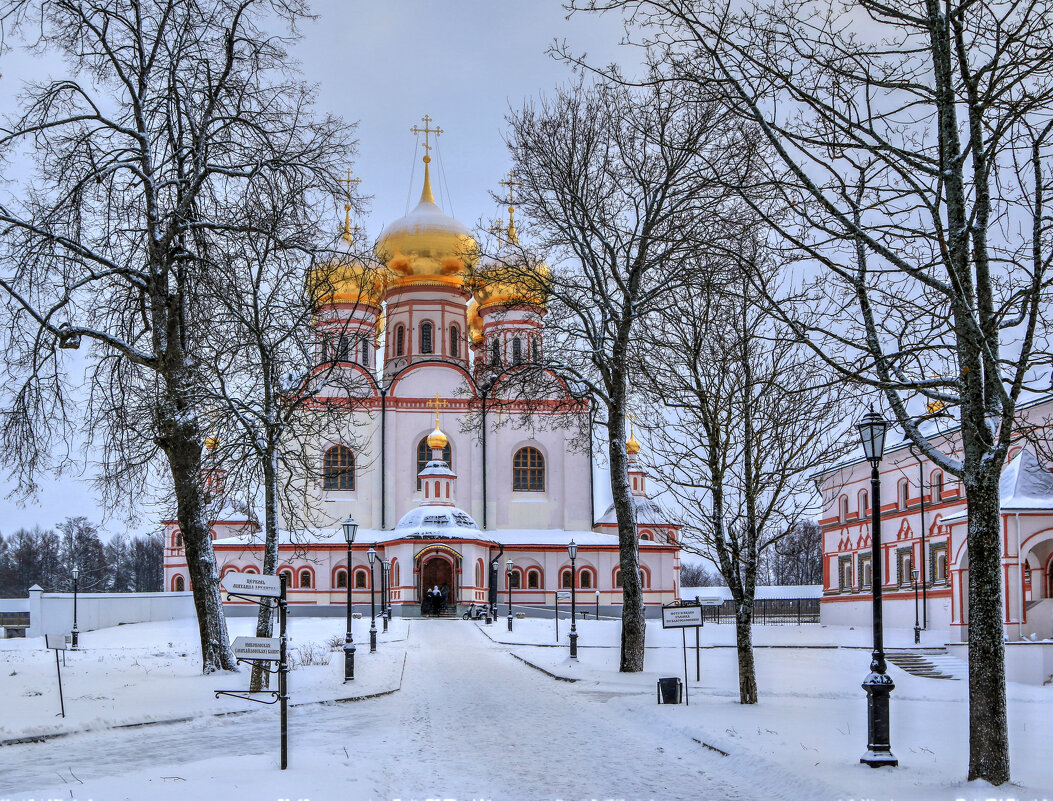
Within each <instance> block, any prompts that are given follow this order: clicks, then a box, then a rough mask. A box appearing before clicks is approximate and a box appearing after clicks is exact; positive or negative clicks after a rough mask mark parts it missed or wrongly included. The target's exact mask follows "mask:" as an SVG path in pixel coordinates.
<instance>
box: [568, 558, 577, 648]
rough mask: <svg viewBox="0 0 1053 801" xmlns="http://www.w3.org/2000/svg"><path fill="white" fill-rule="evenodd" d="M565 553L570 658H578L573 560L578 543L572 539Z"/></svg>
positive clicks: (575, 583)
mask: <svg viewBox="0 0 1053 801" xmlns="http://www.w3.org/2000/svg"><path fill="white" fill-rule="evenodd" d="M567 554H568V555H569V556H570V658H571V659H577V658H578V625H577V622H576V620H575V618H577V616H578V607H577V596H578V593H577V592H576V589H577V584H578V574H577V573H576V572H575V571H574V560H575V559H577V558H578V544H577V543H576V542H574V540H571V541H570V544H569V545H568V546H567Z"/></svg>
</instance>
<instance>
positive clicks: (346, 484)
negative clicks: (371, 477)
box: [322, 445, 355, 490]
mask: <svg viewBox="0 0 1053 801" xmlns="http://www.w3.org/2000/svg"><path fill="white" fill-rule="evenodd" d="M354 488H355V454H354V453H352V452H351V449H350V448H345V447H344V446H343V445H334V446H333V447H332V448H330V449H329V450H327V451H326V452H325V456H324V457H322V489H324V490H353V489H354Z"/></svg>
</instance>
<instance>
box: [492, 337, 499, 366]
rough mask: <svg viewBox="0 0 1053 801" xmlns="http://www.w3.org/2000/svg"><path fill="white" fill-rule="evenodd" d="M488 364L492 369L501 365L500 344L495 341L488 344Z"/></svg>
mask: <svg viewBox="0 0 1053 801" xmlns="http://www.w3.org/2000/svg"><path fill="white" fill-rule="evenodd" d="M490 364H492V365H493V366H494V367H499V366H500V365H501V343H500V342H498V341H497V340H496V339H495V340H493V341H492V342H491V343H490Z"/></svg>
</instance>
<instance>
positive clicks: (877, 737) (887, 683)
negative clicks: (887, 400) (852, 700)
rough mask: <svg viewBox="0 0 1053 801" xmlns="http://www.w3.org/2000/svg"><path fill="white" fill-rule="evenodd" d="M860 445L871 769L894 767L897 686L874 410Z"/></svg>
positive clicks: (867, 760) (882, 426)
mask: <svg viewBox="0 0 1053 801" xmlns="http://www.w3.org/2000/svg"><path fill="white" fill-rule="evenodd" d="M856 428H857V429H859V437H860V439H861V440H862V441H863V453H864V455H865V456H866V459H867V461H868V462H870V485H871V490H872V491H871V494H872V496H873V502H872V503H871V510H872V511H871V515H872V523H871V528H872V531H871V542H872V550H871V564H872V565H873V567H872V572H873V576H872V577H871V584H872V586H873V592H872V597H873V599H874V606H873V611H874V652H873V654H872V655H871V660H870V673H868V674H867V677H866V678H865V679H864V680H863V685H862V686H863V689H864V690H866V692H867V739H868V743H867V752H866V753H865V754H864V755H863V756H861V757H860V758H859V761H860V762H862V763H863V764H864V765H870V767H872V768H880V767H895V766H896V765H898V764H899V760H898V759H896V757H894V756H893V755H892V745H891V744H890V742H889V695H890V694H891V692H892V690H894V689H895V687H896V685H895V684H894V683H893V682H892V679H891V677H889V675H888V673H887V672H886V671H887V669H888V668H887V666H886V664H885V647H884V643H883V639H884V633H883V627H882V619H881V585H882V577H881V474H880V473H879V472H878V465H879V464H881V458H882V457H883V456H884V454H885V432H886V431H888V422H886V420H885V419H884V418H883V417H882V416H881V415H879V414H877V413H876V412H875V411H874V410H873V409H871V410H870V412H869V413H867V414H866V416H864V417H863V419H862V420H861V421H860V422H859V423H858V424H857V425H856Z"/></svg>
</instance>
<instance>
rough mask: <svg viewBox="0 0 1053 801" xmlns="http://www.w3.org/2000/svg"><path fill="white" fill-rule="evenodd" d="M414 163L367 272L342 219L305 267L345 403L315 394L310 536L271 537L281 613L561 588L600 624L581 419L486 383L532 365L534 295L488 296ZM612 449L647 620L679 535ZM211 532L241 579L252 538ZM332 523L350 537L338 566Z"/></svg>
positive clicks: (486, 599) (536, 328)
mask: <svg viewBox="0 0 1053 801" xmlns="http://www.w3.org/2000/svg"><path fill="white" fill-rule="evenodd" d="M424 123H425V126H424V128H423V129H415V132H422V133H424V134H425V152H426V153H428V152H429V151H430V145H429V139H428V137H429V136H430V135H432V134H434V133H435V132H436V129H433V128H430V127H429V123H430V118H427V117H425V118H424ZM430 160H431V159H430V156H429V155H425V156H424V186H423V189H422V192H421V196H420V202H419V203H418V204H417V206H416V208H414V209H413V210H412V211H411V212H410V213H409V214H408V215H406V216H405V217H403V218H402V219H399V220H395V221H394V222H392V223H391V224H390V225H388V226H387V227H386V228H385V229H384V231H383V233H382V234H381V235H380V237H379V239H378V240H377V243H376V246H375V251H374V252H375V255H376V257H377V260H378V261H379V262H380V263H381V264H382V265H383V271H382V272H378V271H376V270H375V269H370V268H367V267H366V266H364V265H363V264H362V262H361V261H360V260H356V259H355V257H354V255H353V248H352V233H351V231H352V229H351V227H350V219H349V217H347V218H345V223H344V233H343V237H342V243H343V245H342V251H343V253H342V258H338V259H337V260H336V262H335V263H333V264H328V265H316V266H315V268H314V270H313V271H312V272H318V271H320V270H322V269H324V270H325V275H326V283H325V286H326V289H325V291H324V292H322V293H321V294H320V297H319V301H318V308H317V312H316V315H315V326H316V329H317V332H318V337H317V342H318V353H319V362H320V363H325V362H332V361H337V362H339V365H340V368H341V374H342V376H343V377H344V378H346V376H347V375H352V376H353V377H355V378H356V379H358V380H357V382H356V384H355V386H359V387H362V389H361V391H358V390H356V391H355V394H356V395H358V396H357V397H347V390H346V389H345V388H344V385H346V382H344V384H342V385H341V386H339V387H338V386H335V385H334V386H333V387H331V388H330V389H329V391H328V394H329V395H330V397H331V398H338V399H339V400H340V401H342V408H343V409H346V412H345V413H344V415H343V416H344V417H345V418H346V424H344V425H343V426H339V427H337V428H338V430H333V431H331V432H329V434H328V435H327V436H326V438H325V439H324V441H322V442H320V443H319V448H318V453H317V460H316V462H317V474H316V478H315V480H314V482H313V487H312V491H313V492H315V493H317V500H318V501H319V503H318V504H317V505H316V507H317V508H318V509H320V510H322V511H321V512H320V513H319V514H318V515H317V519H315V520H314V521H312V522H313V523H314V525H313V526H312V527H311V528H309V529H306V530H296V531H283V532H282V534H281V544H280V548H279V568H278V572H279V574H284V575H285V576H286V577H287V582H288V584H287V585H288V587H290V588H291V589H290V592H289V597H290V602H291V603H292V604H297V605H315V606H319V607H323V608H324V607H333V608H335V607H337V606H339V607H341V608H342V607H343V605H344V604H345V603H346V599H347V594H348V586H349V585H350V588H351V592H352V596H353V602H354V603H355V604H368V603H369V602H370V597H371V592H372V590H373V588H374V586H375V587H376V590H377V591H378V592H379V591H381V590H383V591H384V601H385V603H386V604H387V605H389V607H390V609H391V611H392V612H393V613H394V614H402V615H417V614H420V613H421V612H422V610H423V609H424V607H425V604H426V603H427V601H428V597H427V593H428V592H429V591H430V590H432V589H434V588H443V590H444V598H448V604H447V606H448V607H449V608H451V609H452V610H453V612H454V613H455V614H457V613H459V612H462V611H464V610H465V608H466V607H467V606H468V605H470V604H472V603H475V604H486V603H492V602H493V601H495V600H496V599H498V598H500V601H501V603H502V605H503V604H504V603H505V602H506V600H507V598H508V593H509V591H511V593H512V595H513V597H512V604H513V606H514V607H517V608H518V609H517V611H523V610H524V609H527V610H529V609H530V608H531V607H535V608H536V607H541V606H547V607H551V606H552V604H553V603H554V602H555V601H556V595H557V593H558V594H559V597H560V601H559V602H560V603H561V604H564V603H569V601H568V600H567V595H568V594H569V593H571V592H573V593H574V594H575V599H576V601H577V603H578V604H579V605H587V607H588V608H589V609H590V610H591V609H593V608H595V609H601V608H602V611H603V613H604V614H619V613H620V605H621V602H622V600H621V595H622V590H621V586H622V579H621V572H620V567H619V548H618V534H617V521H616V519H615V514H614V509H613V507H611V508H609V509H607V511H606V512H605V513H603V514H601V515H599V516H597V515H596V514H595V510H594V508H593V460H592V453H591V451H582V450H581V449H580V448H575V447H572V441H573V440H574V437H575V434H576V433H577V432H578V431H579V430H580V425H579V424H580V423H581V422H583V421H582V420H573V419H570V418H572V417H573V416H574V415H584V416H585V419H587V416H588V414H589V410H588V407H587V406H586V405H585V404H583V403H577V404H567V403H566V401H567V398H566V397H563V398H557V397H553V398H552V399H551V403H548V399H545V398H542V399H541V401H542V402H540V403H539V402H538V399H533V400H532V401H531V404H530V408H529V409H527V407H526V406H521V407H517V405H516V404H514V403H511V404H509V403H501V404H500V406H499V407H498V408H497V409H494V408H493V405H494V404H493V401H492V399H493V398H495V397H496V396H497V395H499V390H500V383H501V381H502V378H503V377H507V376H508V375H509V374H510V373H511V372H512V371H514V369H515V366H516V365H518V364H522V363H524V362H527V361H535V362H536V361H539V360H540V359H541V357H542V354H543V352H544V347H545V343H544V341H543V335H542V330H543V329H542V318H543V317H544V315H545V313H546V309H545V299H544V297H543V295H542V293H531V292H526V291H524V290H523V289H522V288H521V287H522V284H520V283H516V282H511V281H509V280H507V279H506V280H504V281H502V280H501V279H500V276H499V271H494V270H490V271H489V275H490V276H491V279H490V280H487V277H486V276H487V274H488V271H487V265H486V264H482V265H480V264H479V263H478V261H479V260H478V257H477V255H474V254H477V252H478V249H477V247H476V246H475V241H474V239H473V237H472V234H471V233H470V231H469V230H468V229H467V228H466V227H465V226H464V225H462V224H461V223H460V222H458V221H457V220H455V219H453V218H452V217H450V216H448V215H446V214H445V213H444V212H443V210H442V209H441V208H440V207H439V206H438V205H437V204H436V202H435V198H434V195H433V193H432V189H431V182H430V175H429V163H430ZM349 208H350V207H349V206H348V209H349ZM513 213H514V209H513V207H512V206H509V223H508V225H507V227H506V228H504V230H503V238H504V239H505V240H506V241H515V237H516V232H515V226H514V224H513V222H512V220H513V217H512V214H513ZM532 269H536V270H545V269H546V268H545V267H544V266H543V265H540V266H538V267H536V268H532ZM309 279H310V277H309ZM334 343H336V344H335V345H334ZM553 386H559V384H558V382H553ZM322 394H323V395H324V394H326V390H325V389H323V393H322ZM488 400H490V401H491V408H490V409H488V408H487V402H488ZM546 408H548V409H551V411H550V412H548V413H546V411H545V410H546ZM568 408H570V409H571V410H572V411H570V412H568V411H567V409H568ZM539 409H540V410H541V411H540V412H539ZM517 415H519V416H520V420H518V421H517V420H515V419H514V418H515V417H516V416H517ZM546 417H547V418H548V419H545V418H546ZM627 449H628V451H629V460H630V474H629V481H630V486H631V488H632V492H633V497H634V500H635V502H636V508H637V522H638V529H639V554H640V565H641V574H642V579H643V587H644V598H645V601H646V604H647V606H648V608H649V612H648V614H649V615H654V614H657V613H658V607H660V606H661V605H662V604H667V603H670V602H672V601H674V600H677V599H678V598H679V589H680V582H679V570H680V559H679V551H680V549H679V544H678V541H679V535H680V528H679V525H678V524H677V523H676V522H674V521H673V520H670V519H669V518H668V517H667V516H666V515H665V514H664V513H663V511H662V510H661V508H660V507H659V506H658V505H657V504H656V503H655V502H653V501H652V500H650V499H649V497H648V488H647V475H646V473H645V471H644V470H643V468H642V467H641V466H640V464H639V463H638V461H637V458H638V454H639V450H640V445H639V443H638V442H637V441H636V439H635V437H630V440H629V442H628V443H627ZM220 518H221V519H216V520H214V521H212V531H213V540H214V542H213V546H214V548H215V552H216V559H217V564H218V565H219V569H220V571H221V573H226V572H229V571H239V572H259V571H260V569H261V567H262V559H263V554H262V550H263V542H262V531H261V529H260V527H259V525H258V524H257V523H256V522H255V521H254V520H253V519H251V517H249V516H246V515H244V514H239V513H233V512H230V513H223V514H221V515H220ZM347 518H352V519H353V520H355V521H356V522H357V523H358V525H359V529H358V533H357V535H356V536H355V539H354V543H353V545H352V558H351V560H350V564H349V562H348V546H347V543H346V542H345V537H344V534H343V532H342V526H341V523H342V521H344V520H345V519H347ZM164 526H165V537H166V550H165V586H166V588H167V589H169V590H171V591H185V590H187V589H189V577H188V573H187V568H186V556H185V552H184V550H183V548H182V538H181V536H180V532H179V530H178V524H177V522H176V521H174V520H170V521H165V523H164ZM572 542H573V543H574V545H575V546H576V558H575V559H574V560H573V563H572V561H571V558H570V552H569V551H568V546H569V545H570V544H571V543H572ZM371 550H372V551H373V552H374V557H373V560H372V561H371V559H370V558H369V557H370V554H369V552H370V551H371ZM377 602H378V603H380V598H379V596H378V597H377ZM323 608H320V609H319V610H318V612H319V613H320V614H323V613H324V609H323Z"/></svg>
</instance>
